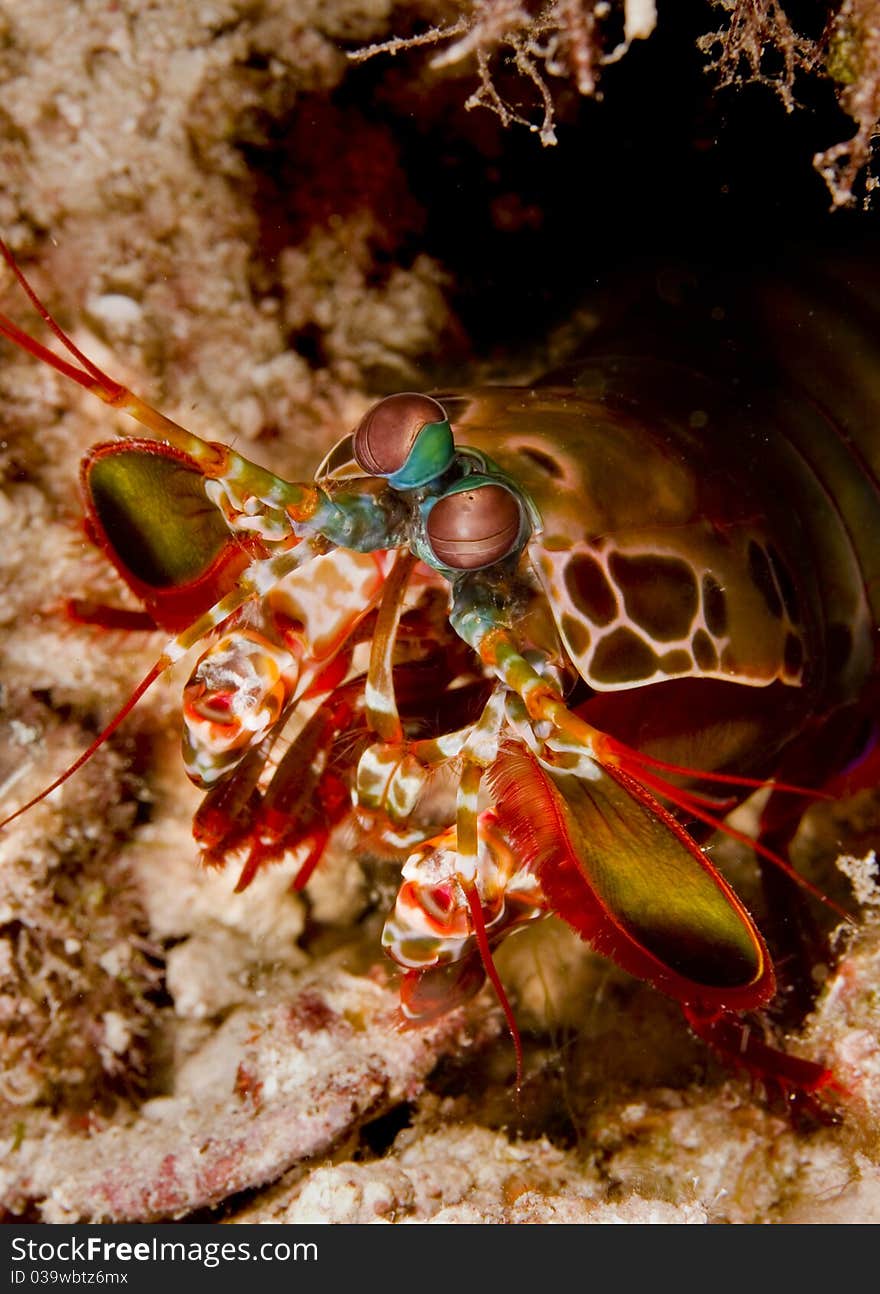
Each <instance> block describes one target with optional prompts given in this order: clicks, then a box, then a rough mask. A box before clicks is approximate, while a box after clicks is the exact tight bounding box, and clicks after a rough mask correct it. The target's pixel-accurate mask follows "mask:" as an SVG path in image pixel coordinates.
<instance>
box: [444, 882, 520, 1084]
mask: <svg viewBox="0 0 880 1294" xmlns="http://www.w3.org/2000/svg"><path fill="white" fill-rule="evenodd" d="M458 881H459V884H460V885H461V888H462V890H463V892H464V896H465V898H466V899H467V902H468V907H469V908H470V911H471V921H472V923H473V927H474V936H475V938H476V941H477V948H478V950H479V953H480V960H481V962H482V963H483V969H484V970H485V972H486V974H487V976H488V977H489V982H490V983H491V985H492V987H493V988H494V990H495V995H496V997H497V998H498V1002H499V1004H500V1006H501V1010H502V1011H503V1012H504V1018H505V1020H506V1021H507V1028H508V1029H509V1031H510V1039H511V1042H512V1043H513V1050H514V1053H515V1055H516V1090H517V1093H520V1092H521V1091H522V1084H523V1049H522V1038H521V1037H520V1032H519V1028H518V1026H517V1023H516V1017H515V1016H514V1014H513V1007H512V1006H511V1005H510V999H509V998H508V996H507V994H506V993H505V991H504V985H503V984H502V983H501V976H500V975H499V974H498V971H497V969H496V966H495V962H494V960H493V958H492V949H491V948H490V947H489V937H488V935H487V934H486V923H485V922H484V920H483V905H482V903H481V902H480V895H479V892H478V890H477V886H476V883H475V882H474V881H472V880H465V879H464V878H463V877H461V876H460V877H459V878H458Z"/></svg>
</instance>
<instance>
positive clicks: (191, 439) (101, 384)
mask: <svg viewBox="0 0 880 1294" xmlns="http://www.w3.org/2000/svg"><path fill="white" fill-rule="evenodd" d="M0 256H2V258H3V260H4V261H5V262H6V264H7V265H8V266H9V268H10V269H11V270H12V273H13V274H14V275H15V278H16V279H17V280H18V283H19V284H20V286H21V288H22V290H23V291H24V293H25V294H26V296H27V298H28V300H29V301H30V302H31V304H32V305H33V307H34V309H35V310H36V311H37V313H38V314H39V316H40V318H41V319H43V320H44V322H45V323H46V324H47V325H48V327H49V328H51V330H52V332H53V333H54V334H55V336H56V337H57V338H58V340H59V341H60V342H61V344H62V346H64V348H65V350H67V351H68V352H69V353H70V354H71V355H72V356H73V358H74V359H75V360H76V361H77V364H80V365H82V367H81V368H78V367H77V365H76V364H71V363H70V361H69V360H66V359H63V358H62V357H61V356H60V355H56V354H55V352H54V351H51V350H49V348H48V347H47V346H44V345H43V344H42V342H39V341H37V340H36V338H34V337H31V336H29V334H28V333H26V332H24V331H23V330H22V329H21V328H19V327H18V325H17V324H15V323H13V321H12V320H11V319H10V318H9V317H8V316H7V315H5V314H2V313H0V336H2V337H6V338H7V340H8V341H11V342H13V343H14V345H16V346H18V347H20V348H21V349H22V350H24V351H26V352H27V353H28V354H29V355H33V356H34V358H35V359H39V360H42V361H43V363H44V364H48V365H49V367H50V368H53V369H55V371H56V372H57V373H61V374H62V375H63V376H64V377H67V378H70V380H71V381H73V382H76V383H77V384H78V385H79V386H81V387H83V388H84V389H85V390H86V391H89V392H90V393H91V394H92V395H96V396H97V397H98V399H99V400H103V402H104V403H105V404H108V405H110V406H111V408H114V409H120V410H121V411H122V412H124V413H127V414H128V415H129V416H130V417H132V418H134V419H135V421H136V422H139V423H140V424H141V426H143V427H146V428H147V430H148V431H151V432H152V433H153V434H154V435H155V436H157V437H158V438H159V439H160V440H164V441H167V442H168V444H170V445H173V446H174V447H175V448H176V449H179V450H181V451H182V452H183V453H184V454H187V455H189V457H190V458H191V459H192V460H193V461H194V462H195V463H197V464H198V466H199V467H200V468H201V470H202V471H203V472H204V474H205V476H207V477H209V478H211V479H213V480H221V479H234V480H236V481H241V482H242V483H243V484H245V485H246V488H247V492H248V493H249V494H251V495H253V496H254V497H256V498H259V499H261V500H262V501H264V502H268V503H271V504H272V505H274V506H277V507H282V508H286V509H289V511H290V514H291V516H295V517H296V518H297V519H303V520H306V519H308V518H309V517H311V516H312V515H313V514H314V513H315V512H316V511H317V510H318V507H319V504H320V496H319V493H318V492H317V491H316V489H315V488H314V487H313V486H308V485H298V484H296V483H294V482H288V481H282V480H281V479H280V478H279V477H277V476H274V475H273V473H271V472H268V471H266V470H265V469H264V468H261V467H258V466H257V465H256V464H255V463H251V462H249V461H248V460H247V459H244V458H242V457H241V456H240V455H239V454H236V453H235V451H234V450H232V449H230V448H229V447H228V446H227V445H222V444H218V443H217V442H216V441H207V440H202V438H201V437H200V436H194V435H193V434H192V432H189V431H187V430H186V428H185V427H181V425H180V424H179V423H177V422H174V421H173V420H172V419H171V418H166V417H165V415H164V414H162V413H159V411H158V409H154V408H153V407H152V406H151V405H149V404H147V403H146V401H144V400H141V399H140V398H139V397H138V396H136V395H135V394H134V392H133V391H131V390H129V388H128V387H126V386H123V385H122V384H121V383H120V382H116V381H115V380H114V379H113V378H111V377H110V376H109V375H108V374H107V373H105V372H104V371H103V369H101V368H99V367H98V365H97V364H95V363H93V362H92V361H91V360H90V359H89V358H88V356H86V355H84V354H83V352H82V351H81V350H80V348H79V347H78V346H77V345H76V343H75V342H74V341H73V339H72V338H71V337H69V336H68V335H67V333H66V332H65V331H64V329H63V328H62V327H61V325H60V324H59V323H58V322H57V320H55V319H54V318H53V316H52V314H51V311H50V310H49V309H48V307H47V306H45V305H44V304H43V302H42V301H41V300H40V298H39V297H38V296H37V294H36V292H35V291H34V289H33V288H32V287H31V285H30V283H29V282H28V280H27V278H26V277H25V275H24V272H23V271H22V270H21V269H20V267H19V266H18V264H17V263H16V260H15V257H14V256H13V255H12V252H11V251H10V250H9V248H8V247H7V246H6V243H5V242H4V241H3V240H2V238H0Z"/></svg>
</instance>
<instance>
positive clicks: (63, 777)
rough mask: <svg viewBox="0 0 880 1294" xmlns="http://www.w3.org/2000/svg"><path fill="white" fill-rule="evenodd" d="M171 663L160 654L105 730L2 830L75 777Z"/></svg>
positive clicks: (2, 823)
mask: <svg viewBox="0 0 880 1294" xmlns="http://www.w3.org/2000/svg"><path fill="white" fill-rule="evenodd" d="M170 664H171V662H170V660H169V659H168V658H167V657H166V656H160V657H159V659H158V660H157V661H156V663H155V665H153V666H152V668H151V669H150V671H149V673H148V674H146V675H145V676H144V678H143V679H141V681H140V683H138V685H137V687H136V688H135V690H134V691H133V692H132V694H131V696H130V697H129V698H128V700H127V701H126V702H125V704H124V705H123V706H122V707H121V709H119V710H117V712H116V714H115V715H114V716H113V718H112V719H111V720H110V722H109V723H108V724H107V726H106V727H105V728H104V729H103V731H102V732H100V733H99V734H98V736H97V737H96V738H95V740H94V741H93V742H92V744H91V745H90V746H89V747H88V748H87V749H86V750H84V751H83V753H82V754H81V755H79V756H78V757H77V758H76V759H75V760H74V761H73V763H72V764H70V765H69V767H67V768H66V769H65V770H64V772H63V773H61V774H60V776H59V777H56V778H55V781H54V782H52V783H50V785H49V786H47V787H45V788H44V789H43V790H42V791H40V793H39V795H35V796H34V798H33V799H32V800H28V802H27V804H23V805H22V806H21V807H20V808H18V809H16V810H15V812H14V813H10V814H9V816H8V817H6V818H3V819H2V820H0V830H2V829H3V828H4V827H7V826H8V825H9V823H10V822H14V821H15V819H16V818H20V817H21V815H22V814H23V813H27V811H28V809H32V808H33V807H34V806H35V805H37V804H40V803H41V801H43V800H45V799H46V797H47V796H49V795H51V794H52V792H53V791H57V790H58V787H59V786H63V785H64V783H65V782H66V781H67V780H68V778H70V777H73V775H74V773H76V772H78V770H79V769H81V768H82V766H83V764H87V763H88V761H89V760H90V759H91V758H92V756H93V755H94V754H95V752H96V751H98V750H100V748H101V746H103V744H104V742H105V741H107V739H108V738H109V737H112V735H113V733H114V732H115V731H116V729H117V728H118V727H119V725H120V724H121V723H122V721H123V719H125V718H126V716H127V715H128V714H130V713H131V711H132V710H133V709H134V707H135V706H136V705H137V703H138V701H140V699H141V697H142V696H143V695H144V693H145V692H146V691H147V689H148V688H149V687H150V686H151V685H152V684H153V683H155V681H156V679H157V678H158V677H159V675H160V674H162V673H163V672H164V671H165V670H166V669H167V668H168V666H169V665H170Z"/></svg>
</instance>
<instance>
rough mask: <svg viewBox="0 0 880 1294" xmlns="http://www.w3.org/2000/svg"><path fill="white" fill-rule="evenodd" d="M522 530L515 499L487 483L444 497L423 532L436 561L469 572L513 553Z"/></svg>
mask: <svg viewBox="0 0 880 1294" xmlns="http://www.w3.org/2000/svg"><path fill="white" fill-rule="evenodd" d="M521 526H522V514H521V511H520V505H519V502H518V501H517V499H516V496H515V495H514V494H512V493H511V491H510V490H508V489H505V487H504V486H503V485H496V484H494V483H492V482H488V483H486V484H481V485H471V486H470V487H469V488H459V489H456V490H452V491H450V492H449V493H448V494H444V495H443V496H442V498H439V499H438V500H437V502H436V503H435V504H434V506H433V508H432V509H431V511H430V512H429V513H428V517H427V521H426V523H425V530H426V533H427V536H428V542H429V543H430V545H431V548H432V550H433V553H434V556H435V557H436V558H437V560H438V561H440V562H442V563H443V564H444V566H451V567H452V568H453V569H455V570H460V571H470V570H476V569H477V568H479V567H481V566H491V565H492V563H493V562H497V561H500V560H501V558H502V557H506V556H507V555H508V554H509V553H511V552H513V551H514V549H515V548H516V547H517V542H518V540H519V537H520V530H521Z"/></svg>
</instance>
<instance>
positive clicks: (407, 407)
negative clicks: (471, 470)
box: [354, 391, 455, 490]
mask: <svg viewBox="0 0 880 1294" xmlns="http://www.w3.org/2000/svg"><path fill="white" fill-rule="evenodd" d="M454 452H455V447H454V445H453V441H452V429H451V428H450V426H449V422H448V420H447V417H446V412H445V410H444V408H443V406H442V405H441V404H438V403H437V401H436V400H432V399H431V397H430V396H429V395H418V394H417V393H416V392H414V391H404V392H401V394H399V395H389V396H386V398H385V399H384V400H380V401H379V403H378V404H374V405H373V407H372V409H370V410H368V412H367V413H366V414H364V417H363V418H362V419H361V421H360V424H359V425H358V428H357V430H356V432H355V434H354V456H355V458H356V459H357V461H358V464H359V466H360V467H362V468H363V469H364V471H365V472H369V473H370V475H371V476H384V477H386V478H387V479H388V481H389V483H390V484H391V485H393V486H394V487H395V488H396V489H403V490H412V489H415V488H416V487H417V486H419V485H425V484H427V482H428V481H432V480H433V479H434V478H435V477H437V476H439V475H440V474H441V472H444V471H445V470H446V468H447V467H448V466H449V464H450V463H451V462H452V458H453V455H454Z"/></svg>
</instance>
